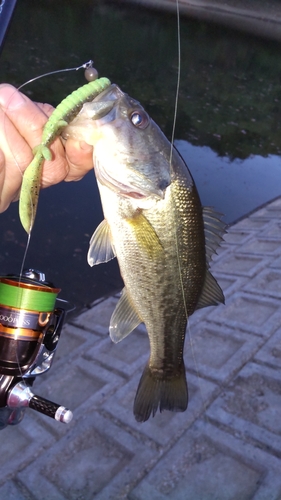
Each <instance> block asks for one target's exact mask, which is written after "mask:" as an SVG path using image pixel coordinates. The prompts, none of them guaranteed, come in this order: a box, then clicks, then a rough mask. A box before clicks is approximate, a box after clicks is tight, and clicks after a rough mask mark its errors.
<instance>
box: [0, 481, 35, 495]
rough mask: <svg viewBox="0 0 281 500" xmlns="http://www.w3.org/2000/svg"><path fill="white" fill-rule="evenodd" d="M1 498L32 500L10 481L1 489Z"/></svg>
mask: <svg viewBox="0 0 281 500" xmlns="http://www.w3.org/2000/svg"><path fill="white" fill-rule="evenodd" d="M0 498H1V499H3V500H31V497H30V495H28V496H25V495H24V494H23V493H22V492H21V491H20V490H19V488H18V487H17V486H16V484H15V483H14V482H13V481H8V482H7V483H5V484H4V485H3V486H2V487H0Z"/></svg>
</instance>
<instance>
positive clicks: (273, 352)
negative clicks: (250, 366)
mask: <svg viewBox="0 0 281 500" xmlns="http://www.w3.org/2000/svg"><path fill="white" fill-rule="evenodd" d="M255 360H257V361H259V362H262V363H266V364H268V365H272V366H273V367H274V366H275V367H276V368H281V328H279V329H278V330H277V331H276V332H275V333H274V334H273V335H272V337H271V338H270V339H269V340H268V341H267V342H266V343H265V344H264V345H263V347H262V348H261V349H260V350H259V351H258V352H257V354H256V355H255Z"/></svg>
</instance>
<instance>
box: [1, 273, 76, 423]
mask: <svg viewBox="0 0 281 500" xmlns="http://www.w3.org/2000/svg"><path fill="white" fill-rule="evenodd" d="M59 292H60V289H59V288H55V287H54V286H53V285H52V284H50V283H48V282H47V281H46V280H45V275H44V274H43V273H41V272H39V271H36V270H33V269H28V270H26V271H24V272H23V275H22V276H20V277H19V276H16V275H8V276H5V277H0V429H3V428H4V427H6V426H7V425H15V424H18V423H19V422H20V421H21V420H22V419H23V417H24V413H25V409H26V407H29V408H32V409H34V410H36V411H39V412H40V413H44V414H46V415H48V416H50V417H52V418H55V419H56V420H58V421H61V422H64V423H68V422H70V420H71V419H72V413H71V411H70V410H68V409H67V408H65V407H64V406H61V405H58V404H56V403H53V402H51V401H48V400H46V399H44V398H42V397H40V396H37V395H35V394H33V392H32V391H31V387H32V385H33V383H34V381H35V379H36V377H37V376H38V375H40V374H42V373H45V372H46V371H48V370H49V369H50V368H51V365H52V362H53V359H54V355H55V351H56V349H57V345H58V341H59V339H60V334H61V330H62V326H63V323H64V319H65V315H66V313H67V311H69V310H72V309H73V308H72V307H71V306H70V304H69V302H67V301H65V300H62V299H58V298H57V294H58V293H59Z"/></svg>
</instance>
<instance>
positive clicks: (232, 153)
mask: <svg viewBox="0 0 281 500" xmlns="http://www.w3.org/2000/svg"><path fill="white" fill-rule="evenodd" d="M27 27H28V28H27ZM181 47H182V59H181V63H182V69H181V88H180V98H179V108H178V110H179V111H178V118H177V126H176V139H177V141H176V145H177V147H178V148H179V150H180V151H181V153H182V154H183V156H184V158H185V160H186V162H187V164H188V166H189V167H190V170H191V172H192V173H193V175H194V177H195V181H196V183H197V187H198V190H199V193H200V195H201V198H202V202H203V204H208V205H210V204H211V205H213V206H215V207H216V208H217V209H218V210H220V211H222V212H223V213H225V220H226V221H227V222H233V221H235V220H236V219H237V218H239V217H241V216H243V215H245V214H246V213H248V212H249V211H250V210H253V209H254V208H256V207H258V206H259V205H261V204H263V203H265V202H266V201H269V200H270V199H272V198H274V197H275V196H278V195H280V194H281V180H280V179H281V177H280V174H281V161H280V156H279V155H280V153H281V134H280V132H281V107H280V101H281V85H280V83H281V82H280V79H281V59H280V44H278V43H277V42H274V43H273V42H269V41H265V40H262V39H258V38H253V37H250V36H246V35H243V34H241V33H238V32H234V31H231V30H226V29H223V28H220V27H218V26H216V25H210V26H209V25H207V24H205V23H200V22H197V21H194V20H187V19H182V20H181ZM177 58H178V54H177V25H176V19H175V17H174V16H173V15H172V14H170V13H169V14H165V13H159V12H154V11H147V10H145V9H144V8H142V7H139V6H134V7H132V8H130V7H128V6H127V5H126V6H124V5H122V3H121V2H106V1H102V2H101V1H93V0H91V1H84V0H80V1H79V2H77V1H70V0H60V2H57V1H55V0H49V1H46V0H44V1H43V0H42V1H41V0H36V1H32V0H18V4H17V8H16V12H15V16H14V18H13V22H12V25H11V29H10V31H9V34H8V37H7V40H6V44H5V47H4V50H3V52H2V54H1V57H0V76H1V81H2V82H4V81H5V82H9V83H12V84H14V85H16V86H18V85H20V84H22V83H23V82H24V81H26V80H28V79H30V78H32V77H35V76H37V75H39V74H42V73H45V72H48V71H52V70H56V69H61V68H66V67H73V66H78V65H80V64H82V63H83V62H86V61H87V60H89V59H94V61H95V66H96V67H97V68H98V70H99V73H100V76H107V77H109V78H110V79H111V80H112V81H114V82H116V83H118V84H119V85H120V86H121V87H122V89H123V90H125V91H126V92H128V93H129V94H131V95H132V96H133V97H134V98H136V99H138V100H139V101H140V102H141V103H142V104H143V105H144V106H145V107H146V109H147V111H148V112H149V113H150V114H151V116H152V117H153V118H154V119H155V121H156V122H157V123H158V124H159V125H160V127H161V128H162V130H163V131H164V132H165V133H166V134H167V136H168V137H170V135H171V131H172V121H173V113H174V102H175V91H176V80H177ZM84 83H85V80H84V77H83V72H81V71H78V72H72V73H65V74H61V75H54V76H50V77H46V78H43V79H41V80H37V81H36V82H34V83H33V84H31V85H29V86H28V87H25V89H24V92H25V93H26V94H27V95H29V96H30V98H31V99H33V100H38V101H41V102H42V101H44V102H49V103H51V104H53V105H56V104H58V103H59V102H60V101H61V100H62V99H63V98H64V97H65V96H66V95H67V94H69V93H70V92H71V91H73V90H74V89H75V88H77V87H79V86H80V85H82V84H84ZM17 210H18V207H17V204H13V205H12V206H11V207H10V208H9V210H8V211H6V212H5V213H4V214H2V215H0V225H1V231H2V245H1V249H0V273H1V274H6V273H7V272H18V271H19V269H20V265H21V260H22V257H23V253H24V248H25V244H26V236H25V233H24V231H23V229H22V228H21V227H20V224H19V221H18V212H17ZM101 220H102V212H101V207H100V203H99V196H98V191H97V188H96V184H95V179H94V175H93V173H90V174H88V175H87V176H86V178H85V179H84V180H82V181H80V182H78V183H66V184H64V183H62V184H60V185H59V186H55V187H53V188H49V189H48V190H45V191H44V192H42V194H41V198H40V204H39V211H38V216H37V219H36V224H35V228H34V231H33V235H32V240H31V245H30V249H29V251H28V255H27V262H26V264H27V265H28V266H32V267H36V268H39V269H42V270H43V271H45V272H46V274H47V276H48V278H49V279H50V280H52V281H54V282H55V284H56V285H57V286H60V287H61V288H62V289H63V292H62V296H63V297H64V298H67V299H69V300H71V301H72V302H74V303H75V304H76V305H77V308H78V310H79V309H80V308H81V307H84V306H85V305H87V304H90V303H91V302H93V301H94V300H96V299H97V298H99V297H101V296H103V295H105V294H106V293H109V292H111V291H113V290H116V289H118V288H120V287H121V286H122V283H121V279H120V277H119V274H118V270H117V265H116V263H114V262H113V263H112V262H111V263H109V264H106V265H102V266H97V267H96V268H93V269H91V268H90V267H89V266H88V264H87V262H86V254H87V249H88V241H89V238H90V236H91V234H92V233H93V231H94V229H95V227H96V226H97V224H98V223H99V222H100V221H101Z"/></svg>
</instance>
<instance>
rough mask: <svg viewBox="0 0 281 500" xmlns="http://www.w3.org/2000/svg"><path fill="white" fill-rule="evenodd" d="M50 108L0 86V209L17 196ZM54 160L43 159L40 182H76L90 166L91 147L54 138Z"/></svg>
mask: <svg viewBox="0 0 281 500" xmlns="http://www.w3.org/2000/svg"><path fill="white" fill-rule="evenodd" d="M52 111H53V107H52V106H51V105H50V104H41V103H35V102H33V101H31V100H30V99H29V98H28V97H27V96H25V95H24V94H22V93H21V92H19V91H18V90H16V89H15V88H14V87H12V85H8V84H5V83H4V84H1V85H0V212H3V211H4V210H6V209H7V208H8V206H9V205H10V203H11V202H12V201H15V200H17V199H18V198H19V193H20V187H21V183H22V176H23V173H24V171H25V169H26V168H27V167H28V165H29V163H30V162H31V161H32V159H33V154H32V148H34V146H37V145H38V144H40V142H41V136H42V130H43V127H44V125H45V123H46V121H47V119H48V117H49V116H50V114H51V113H52ZM50 149H51V151H52V154H53V159H52V160H51V161H45V162H44V166H43V174H42V184H41V186H42V187H43V188H44V187H48V186H51V185H53V184H57V183H58V182H61V181H63V180H65V181H77V180H79V179H81V178H82V177H83V176H84V175H85V174H86V173H87V172H88V171H89V170H91V169H92V168H93V155H92V152H93V148H92V146H89V145H88V144H86V143H85V142H79V141H76V140H74V139H68V140H67V141H66V142H65V144H64V146H63V145H62V142H61V140H60V139H59V138H57V139H56V140H55V141H54V142H53V144H52V145H51V147H50Z"/></svg>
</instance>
